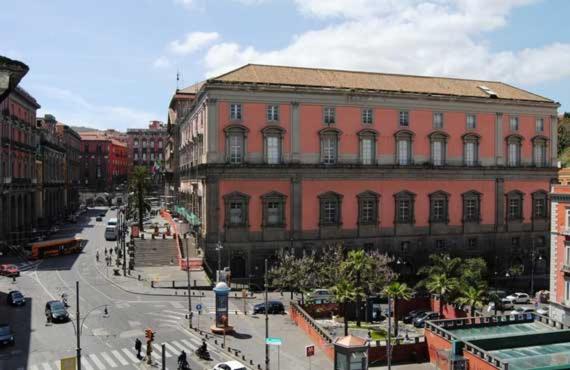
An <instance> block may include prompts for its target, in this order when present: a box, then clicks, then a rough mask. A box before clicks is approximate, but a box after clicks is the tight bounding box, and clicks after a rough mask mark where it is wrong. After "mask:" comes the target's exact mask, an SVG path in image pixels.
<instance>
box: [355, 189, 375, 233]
mask: <svg viewBox="0 0 570 370" xmlns="http://www.w3.org/2000/svg"><path fill="white" fill-rule="evenodd" d="M357 197H358V223H359V224H362V225H366V224H368V225H373V224H376V223H377V222H378V194H376V193H374V192H371V191H366V192H364V193H361V194H358V195H357Z"/></svg>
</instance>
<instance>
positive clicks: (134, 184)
mask: <svg viewBox="0 0 570 370" xmlns="http://www.w3.org/2000/svg"><path fill="white" fill-rule="evenodd" d="M149 186H150V182H149V175H148V170H147V168H146V167H144V166H136V167H135V168H133V171H132V172H131V174H130V176H129V191H130V192H131V193H133V196H132V197H131V196H130V195H129V203H130V204H131V205H132V208H131V211H133V212H135V211H136V212H137V213H138V223H139V229H140V230H141V231H143V230H144V226H143V218H144V214H145V213H146V212H147V211H150V204H149V203H148V202H146V201H145V195H146V193H147V192H148V188H149ZM131 201H132V202H131Z"/></svg>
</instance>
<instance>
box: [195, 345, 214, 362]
mask: <svg viewBox="0 0 570 370" xmlns="http://www.w3.org/2000/svg"><path fill="white" fill-rule="evenodd" d="M195 353H196V356H198V358H200V359H202V360H206V361H211V360H212V357H211V356H210V352H209V351H208V350H207V349H205V348H204V347H200V348H198V349H197V350H196V351H195Z"/></svg>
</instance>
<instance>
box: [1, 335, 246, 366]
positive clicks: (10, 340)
mask: <svg viewBox="0 0 570 370" xmlns="http://www.w3.org/2000/svg"><path fill="white" fill-rule="evenodd" d="M14 343H15V341H14V333H12V328H10V325H8V324H0V344H2V345H10V346H13V345H14ZM244 369H245V368H244Z"/></svg>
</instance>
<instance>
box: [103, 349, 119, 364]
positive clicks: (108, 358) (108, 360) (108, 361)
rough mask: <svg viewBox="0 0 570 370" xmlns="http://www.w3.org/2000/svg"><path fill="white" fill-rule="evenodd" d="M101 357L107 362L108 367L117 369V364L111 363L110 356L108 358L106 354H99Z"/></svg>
mask: <svg viewBox="0 0 570 370" xmlns="http://www.w3.org/2000/svg"><path fill="white" fill-rule="evenodd" d="M101 356H102V357H103V358H104V359H105V361H107V363H108V364H109V365H111V367H117V363H116V362H115V361H113V359H112V358H111V356H109V355H108V354H107V353H106V352H101Z"/></svg>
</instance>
